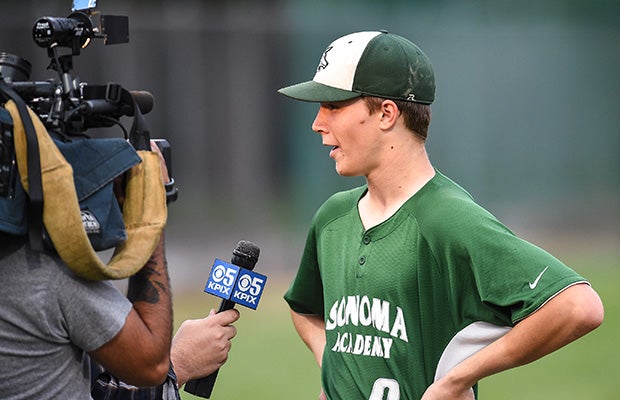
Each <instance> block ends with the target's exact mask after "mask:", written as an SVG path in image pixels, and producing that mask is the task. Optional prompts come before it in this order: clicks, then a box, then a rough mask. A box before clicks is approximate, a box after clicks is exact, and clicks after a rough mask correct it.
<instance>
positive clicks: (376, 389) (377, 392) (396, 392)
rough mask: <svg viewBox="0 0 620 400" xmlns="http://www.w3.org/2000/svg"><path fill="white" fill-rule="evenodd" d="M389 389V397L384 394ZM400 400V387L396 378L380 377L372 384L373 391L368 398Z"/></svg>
mask: <svg viewBox="0 0 620 400" xmlns="http://www.w3.org/2000/svg"><path fill="white" fill-rule="evenodd" d="M386 389H387V397H385V396H384V394H385V391H386ZM384 399H385V400H399V399H400V387H399V386H398V381H395V380H394V379H387V378H379V379H377V380H376V381H375V383H374V384H373V385H372V392H371V393H370V397H369V398H368V400H384Z"/></svg>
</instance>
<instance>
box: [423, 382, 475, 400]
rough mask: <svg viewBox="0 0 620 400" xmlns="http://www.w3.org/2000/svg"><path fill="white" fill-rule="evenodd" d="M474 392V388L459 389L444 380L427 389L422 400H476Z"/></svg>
mask: <svg viewBox="0 0 620 400" xmlns="http://www.w3.org/2000/svg"><path fill="white" fill-rule="evenodd" d="M474 399H475V396H474V391H473V389H472V388H465V389H457V388H455V387H452V386H450V385H448V384H447V383H445V381H444V380H441V379H440V380H438V381H437V382H435V383H433V384H432V385H430V386H429V387H428V389H426V392H424V395H423V396H422V399H421V400H474Z"/></svg>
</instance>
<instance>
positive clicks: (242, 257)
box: [185, 240, 260, 399]
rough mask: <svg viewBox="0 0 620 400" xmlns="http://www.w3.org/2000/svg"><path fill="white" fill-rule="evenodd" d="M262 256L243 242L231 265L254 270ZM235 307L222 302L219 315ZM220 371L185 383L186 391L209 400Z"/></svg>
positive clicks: (234, 253) (228, 302)
mask: <svg viewBox="0 0 620 400" xmlns="http://www.w3.org/2000/svg"><path fill="white" fill-rule="evenodd" d="M259 254H260V248H259V247H258V246H257V245H255V244H254V243H252V242H248V241H246V240H241V241H239V243H237V246H236V247H235V249H234V250H233V255H232V257H231V259H230V263H231V264H234V265H236V266H238V267H241V268H245V269H247V270H250V271H251V270H253V269H254V266H255V265H256V262H257V261H258V256H259ZM234 307H235V302H234V301H232V300H226V299H224V300H222V303H221V304H220V308H219V309H218V311H217V312H218V313H219V312H222V311H226V310H230V309H232V308H234ZM218 372H219V369H217V370H216V371H214V372H212V373H211V375H209V376H205V377H203V378H200V379H192V380H190V381H188V382H186V383H185V391H186V392H188V393H191V394H193V395H196V396H200V397H204V398H207V399H208V398H209V397H210V396H211V392H213V387H214V386H215V380H216V379H217V374H218Z"/></svg>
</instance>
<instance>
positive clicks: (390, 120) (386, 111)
mask: <svg viewBox="0 0 620 400" xmlns="http://www.w3.org/2000/svg"><path fill="white" fill-rule="evenodd" d="M399 116H400V110H399V109H398V106H397V105H396V103H394V101H392V100H389V99H386V100H383V102H382V103H381V109H380V113H379V117H380V118H381V124H380V126H381V128H382V129H390V128H392V127H393V126H394V124H396V120H398V117H399Z"/></svg>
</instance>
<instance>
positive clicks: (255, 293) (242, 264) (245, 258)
mask: <svg viewBox="0 0 620 400" xmlns="http://www.w3.org/2000/svg"><path fill="white" fill-rule="evenodd" d="M259 254H260V249H259V248H258V246H257V245H255V244H254V243H252V242H248V241H245V240H241V241H240V242H239V243H237V246H236V247H235V249H234V250H233V255H232V258H231V259H230V264H229V263H227V262H225V261H222V260H219V259H216V260H215V262H214V263H213V268H212V269H211V274H210V276H209V280H208V281H207V284H206V286H205V290H204V291H205V292H207V293H210V294H213V295H215V296H218V297H221V298H222V299H223V300H222V303H221V304H220V308H219V309H218V312H222V311H226V310H230V309H232V308H234V307H235V304H240V305H243V306H245V307H248V308H252V309H254V310H255V309H256V308H257V307H258V302H259V300H260V297H261V295H262V293H263V289H264V287H265V282H266V281H267V277H266V276H264V275H261V274H257V273H256V272H253V271H252V270H253V269H254V266H255V265H256V262H257V261H258V256H259ZM218 372H219V369H218V370H216V371H215V372H213V373H212V374H211V375H209V376H206V377H203V378H200V379H192V380H190V381H188V382H187V383H186V384H185V391H186V392H188V393H191V394H193V395H196V396H200V397H204V398H209V397H210V396H211V392H212V391H213V386H214V385H215V380H216V379H217V374H218Z"/></svg>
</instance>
